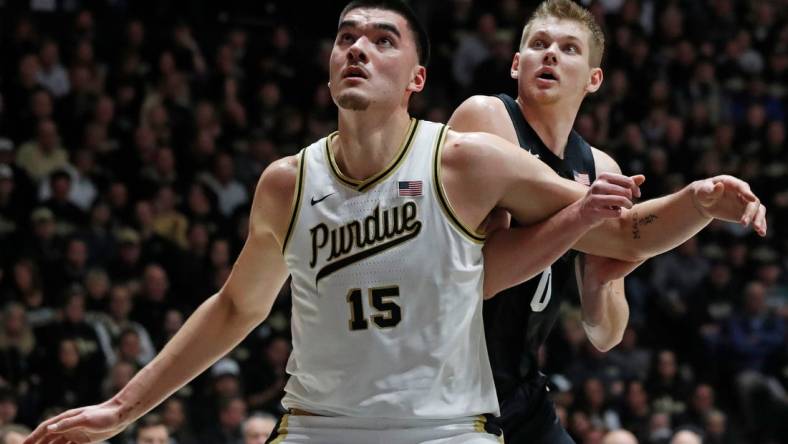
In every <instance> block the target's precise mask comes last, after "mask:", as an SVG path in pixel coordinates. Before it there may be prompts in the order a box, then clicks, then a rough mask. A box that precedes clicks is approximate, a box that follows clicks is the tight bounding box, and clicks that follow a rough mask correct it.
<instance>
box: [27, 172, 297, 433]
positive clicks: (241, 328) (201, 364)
mask: <svg viewBox="0 0 788 444" xmlns="http://www.w3.org/2000/svg"><path fill="white" fill-rule="evenodd" d="M294 162H295V159H294V158H292V157H291V158H285V159H282V160H280V161H277V162H275V163H274V164H272V165H271V166H270V167H269V168H268V169H267V170H266V171H265V172H264V173H263V176H262V178H261V180H260V182H259V184H258V187H257V192H256V195H255V199H254V202H253V204H252V214H251V217H250V226H249V235H248V237H247V240H246V244H245V245H244V247H243V249H242V251H241V253H240V255H239V256H238V259H237V260H236V262H235V264H234V266H233V269H232V272H231V273H230V276H229V278H228V280H227V282H226V283H225V285H224V286H223V287H222V288H221V290H219V292H218V293H216V294H215V295H213V296H211V297H210V298H208V299H207V300H206V301H205V302H204V303H203V304H202V305H200V307H199V308H198V309H197V310H196V311H195V312H194V314H193V315H192V316H191V317H189V319H188V320H187V322H186V323H185V324H184V325H183V327H182V328H181V329H180V330H179V331H178V333H177V334H176V335H175V336H174V337H173V338H172V340H170V342H169V343H168V344H167V345H166V346H165V347H164V349H163V350H162V351H161V352H160V353H159V355H158V356H156V358H154V360H153V361H151V362H150V364H148V365H146V366H145V367H144V368H143V369H142V370H140V372H139V373H138V374H137V375H136V376H135V377H134V378H133V379H132V380H131V381H130V382H129V383H128V384H127V385H126V386H125V387H124V388H123V389H122V390H121V391H120V392H119V393H118V394H116V395H115V396H114V397H112V398H111V399H109V400H108V401H106V402H104V403H102V404H99V405H95V406H89V407H83V408H78V409H74V410H69V411H67V412H65V413H63V414H61V415H59V416H56V417H54V418H51V419H49V420H47V421H45V422H44V423H42V424H41V425H39V426H38V428H36V430H35V431H34V432H33V433H32V434H31V435H30V436H29V437H28V438H27V439H26V440H25V441H24V444H38V443H49V442H73V443H79V444H86V443H94V442H98V441H101V440H104V439H106V438H109V437H111V436H114V435H116V434H117V433H119V432H121V431H122V430H123V429H125V428H126V427H127V426H128V425H129V424H131V423H132V422H134V421H135V420H136V419H138V418H139V417H141V416H142V415H143V414H145V413H146V412H148V411H149V410H151V409H152V408H154V407H155V406H156V405H158V404H159V403H160V402H162V401H163V400H164V399H166V398H167V397H168V396H170V395H171V394H172V393H173V392H175V391H176V390H178V389H179V388H180V387H182V386H183V385H185V384H186V383H187V382H188V381H190V380H191V379H192V378H194V377H195V376H197V375H198V374H200V373H201V372H203V371H204V370H205V369H206V368H208V367H209V366H210V365H211V364H212V363H213V362H214V361H216V360H217V359H219V358H220V357H221V356H223V355H225V354H226V353H227V352H229V351H230V350H231V349H232V348H233V347H235V346H236V345H237V344H238V343H239V342H240V341H241V340H242V339H243V338H244V337H245V336H246V335H247V334H248V333H249V332H250V331H251V330H252V329H253V328H254V327H255V326H256V325H257V324H259V323H260V322H261V321H262V320H263V319H265V318H266V316H268V313H269V311H270V310H271V306H272V305H273V302H274V299H275V298H276V295H277V293H278V292H279V290H280V288H281V286H282V284H283V283H284V281H285V279H286V278H287V275H288V272H287V267H286V265H285V261H284V258H283V256H282V253H281V244H282V233H285V232H286V229H287V223H288V222H289V221H288V220H287V219H288V218H289V208H290V202H291V199H292V194H293V190H294V188H295V171H296V169H295V167H294ZM53 440H54V441H53Z"/></svg>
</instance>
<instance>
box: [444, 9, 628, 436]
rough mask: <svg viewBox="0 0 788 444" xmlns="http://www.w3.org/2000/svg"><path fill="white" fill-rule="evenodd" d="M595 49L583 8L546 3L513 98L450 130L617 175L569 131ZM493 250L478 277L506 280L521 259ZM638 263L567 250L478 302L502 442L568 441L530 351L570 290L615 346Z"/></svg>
mask: <svg viewBox="0 0 788 444" xmlns="http://www.w3.org/2000/svg"><path fill="white" fill-rule="evenodd" d="M603 48H604V36H603V34H602V30H601V29H600V28H599V25H597V24H596V22H595V21H594V19H593V17H592V16H591V14H590V13H589V12H588V11H587V10H585V9H584V8H582V7H581V6H579V5H577V4H575V3H573V2H572V1H570V0H547V1H545V2H544V3H542V4H541V5H540V6H539V8H537V10H536V11H535V12H534V14H533V15H532V16H531V18H530V19H529V21H528V23H526V25H525V28H524V29H523V34H522V39H521V42H520V51H519V52H518V53H517V54H515V56H514V60H513V63H512V68H511V75H512V77H513V78H514V79H517V81H518V97H517V99H513V98H511V97H509V96H508V95H505V94H499V95H498V96H494V97H488V96H475V97H471V98H469V99H468V100H466V101H465V102H464V103H463V104H462V105H460V107H459V108H458V109H457V110H456V111H455V113H454V114H453V116H452V118H451V120H450V121H449V124H450V125H451V126H452V127H453V128H455V129H457V130H459V131H484V132H490V133H493V134H496V135H498V136H501V137H503V138H504V139H507V140H508V141H510V142H512V143H515V144H519V145H520V146H521V147H523V148H524V149H526V150H528V151H529V152H531V154H533V155H535V156H537V157H538V158H539V159H540V160H542V161H543V162H544V163H546V164H547V165H549V166H550V167H551V168H552V169H553V170H554V171H556V172H557V173H558V174H559V175H561V176H563V177H565V178H567V179H572V180H575V181H577V182H581V183H584V184H586V185H588V184H590V183H591V182H593V181H594V180H595V179H596V177H597V175H599V174H602V173H604V172H610V173H621V170H620V168H619V166H618V164H617V163H616V162H615V161H614V160H613V159H612V158H611V157H610V156H608V155H607V154H605V153H603V152H602V151H600V150H598V149H596V148H594V147H591V146H589V144H588V143H587V142H586V141H585V140H583V138H582V137H581V136H580V135H579V134H577V133H576V132H575V131H573V130H572V126H573V125H574V120H575V116H576V115H577V112H578V110H579V109H580V104H581V103H582V101H583V98H584V97H585V95H586V94H588V93H593V92H595V91H597V90H598V89H599V87H600V86H601V83H602V77H603V75H602V70H601V68H600V67H599V66H600V62H601V59H602V52H603ZM544 234H545V235H543V236H542V237H541V238H539V239H533V240H531V242H530V244H529V245H530V246H531V247H532V248H522V249H520V250H518V251H517V252H519V254H521V255H525V254H528V255H531V254H541V253H540V248H541V249H544V248H545V247H544V246H543V245H544V244H546V243H547V242H545V239H549V238H551V237H550V235H549V233H544ZM517 236H518V230H501V231H499V232H498V233H497V234H496V235H494V236H493V237H492V238H491V239H490V240H489V241H488V244H487V246H486V247H485V248H486V249H487V250H488V251H493V248H492V247H493V245H494V243H496V242H497V243H504V244H506V243H512V242H520V245H524V244H525V242H523V240H522V239H518V238H517ZM540 244H541V245H540ZM500 250H501V249H500V248H496V249H495V251H496V254H494V255H493V254H486V255H485V271H486V272H487V273H488V274H489V273H498V276H496V279H495V281H498V282H502V281H507V280H508V282H509V283H510V284H514V283H516V282H518V279H517V276H516V275H517V273H519V272H522V270H517V269H516V267H512V264H513V263H522V262H524V261H523V257H522V256H521V257H520V258H519V259H518V257H517V256H514V255H509V256H506V257H502V256H501V255H499V254H497V251H500ZM507 253H509V252H507ZM496 263H497V264H500V265H496ZM639 264H640V263H639V262H624V261H618V260H615V259H608V258H602V257H597V256H590V255H589V256H583V255H579V254H576V253H573V252H571V251H570V252H569V253H567V254H565V255H564V256H562V257H560V258H559V259H558V260H557V261H556V262H554V263H553V264H552V265H551V266H550V267H548V268H547V269H546V270H544V271H543V272H542V273H541V274H539V275H537V276H535V277H533V278H532V279H530V280H528V281H526V282H524V283H522V284H520V285H518V286H516V287H513V288H509V289H506V290H504V291H502V292H501V293H499V294H498V295H497V296H496V297H494V298H491V299H488V300H486V302H485V305H484V320H485V333H486V337H487V345H488V352H489V354H490V360H491V363H492V369H493V375H494V377H495V385H496V390H497V392H498V398H499V402H500V405H501V416H500V418H498V420H499V421H500V424H501V426H502V428H503V430H504V436H505V437H506V442H507V443H525V442H528V443H551V444H552V443H573V442H574V441H573V440H572V438H571V437H570V436H569V435H568V433H567V432H566V431H565V430H564V428H563V427H562V425H561V424H560V423H559V421H558V419H557V417H556V414H555V409H554V407H553V405H552V402H551V401H550V400H549V398H548V396H547V390H546V379H547V378H546V377H545V375H544V374H542V373H541V372H540V371H539V368H538V363H537V353H538V349H539V347H540V346H541V345H542V344H543V343H544V341H545V339H546V338H547V335H548V334H549V333H550V331H551V330H552V328H553V325H554V324H555V321H556V319H557V317H558V312H559V308H560V306H561V302H562V301H563V300H564V299H565V298H568V297H571V296H573V295H572V293H574V292H576V291H578V292H579V294H580V300H581V304H582V313H583V327H584V329H585V331H586V334H587V336H588V338H589V340H590V341H591V342H592V343H593V345H594V346H595V347H596V348H598V349H599V350H602V351H607V350H609V349H610V348H612V347H613V346H615V345H616V344H618V342H620V340H621V337H622V335H623V332H624V329H625V328H626V325H627V321H628V317H629V307H628V305H627V302H626V299H625V297H624V283H623V278H624V276H626V275H627V274H628V273H630V272H631V271H632V270H634V269H635V268H636V267H637V266H638V265H639ZM502 274H503V275H506V276H504V277H503V279H501V275H502ZM576 278H577V279H576ZM495 290H496V289H486V292H487V293H492V292H494V291H495ZM489 296H491V295H490V294H486V297H489Z"/></svg>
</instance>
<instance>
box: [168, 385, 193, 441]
mask: <svg viewBox="0 0 788 444" xmlns="http://www.w3.org/2000/svg"><path fill="white" fill-rule="evenodd" d="M161 417H162V419H163V420H164V424H165V425H166V426H167V430H169V432H170V436H171V438H172V441H173V444H198V441H197V437H196V435H195V434H194V431H193V430H192V428H191V424H190V421H189V416H188V414H187V408H186V402H185V400H184V399H183V398H180V397H178V396H172V397H170V398H169V399H167V400H166V401H164V403H162V406H161Z"/></svg>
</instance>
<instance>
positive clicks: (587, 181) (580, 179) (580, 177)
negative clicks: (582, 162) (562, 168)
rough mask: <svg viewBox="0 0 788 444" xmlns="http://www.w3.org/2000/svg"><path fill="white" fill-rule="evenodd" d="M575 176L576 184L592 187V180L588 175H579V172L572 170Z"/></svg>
mask: <svg viewBox="0 0 788 444" xmlns="http://www.w3.org/2000/svg"><path fill="white" fill-rule="evenodd" d="M572 173H574V176H575V182H577V183H582V184H583V185H585V186H587V187H590V186H591V178H589V177H588V173H578V172H577V171H574V170H572Z"/></svg>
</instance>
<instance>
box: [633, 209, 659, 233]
mask: <svg viewBox="0 0 788 444" xmlns="http://www.w3.org/2000/svg"><path fill="white" fill-rule="evenodd" d="M638 216H639V214H638V213H637V211H635V212H633V213H632V238H633V239H640V226H641V225H649V224H651V223H654V221H656V220H657V219H659V216H657V215H656V214H649V215H648V216H646V217H638Z"/></svg>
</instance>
